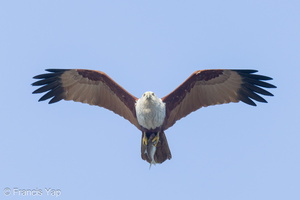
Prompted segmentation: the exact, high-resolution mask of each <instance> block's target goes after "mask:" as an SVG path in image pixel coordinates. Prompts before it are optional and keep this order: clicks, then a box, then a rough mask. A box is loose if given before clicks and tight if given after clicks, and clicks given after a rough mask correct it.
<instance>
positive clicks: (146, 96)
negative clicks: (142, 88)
mask: <svg viewBox="0 0 300 200" xmlns="http://www.w3.org/2000/svg"><path fill="white" fill-rule="evenodd" d="M141 98H143V99H145V100H151V99H153V98H157V97H156V95H155V94H154V92H151V91H148V92H145V93H144V94H143V96H142V97H141Z"/></svg>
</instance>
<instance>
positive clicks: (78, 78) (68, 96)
mask: <svg viewBox="0 0 300 200" xmlns="http://www.w3.org/2000/svg"><path fill="white" fill-rule="evenodd" d="M46 71H48V72H50V73H47V74H41V75H38V76H35V77H33V78H35V79H41V80H39V81H36V82H34V83H33V84H32V85H34V86H42V87H40V88H38V89H37V90H35V91H34V92H33V93H43V92H47V93H46V94H45V95H44V96H42V97H41V98H40V99H39V101H44V100H47V99H49V98H52V99H51V100H50V101H49V103H55V102H58V101H60V100H62V99H64V100H73V101H77V102H82V103H88V104H90V105H97V106H101V107H104V108H106V109H109V110H111V111H113V112H115V113H116V114H119V115H121V116H122V117H124V118H125V119H127V120H129V121H130V122H131V123H132V124H134V125H135V126H136V127H137V128H138V129H140V126H139V124H138V122H137V119H136V113H135V102H136V100H137V98H136V97H134V96H133V95H131V94H130V93H129V92H127V91H126V90H125V89H123V88H122V87H121V86H120V85H118V84H117V83H116V82H115V81H113V80H112V79H111V78H110V77H109V76H108V75H106V74H105V73H103V72H100V71H95V70H86V69H47V70H46Z"/></svg>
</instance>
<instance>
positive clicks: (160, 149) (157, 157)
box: [141, 131, 172, 164]
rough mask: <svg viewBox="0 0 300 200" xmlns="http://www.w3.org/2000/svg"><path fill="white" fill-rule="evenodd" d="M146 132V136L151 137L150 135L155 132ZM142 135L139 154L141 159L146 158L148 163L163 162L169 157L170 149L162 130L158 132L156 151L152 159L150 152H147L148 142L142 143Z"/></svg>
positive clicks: (170, 156)
mask: <svg viewBox="0 0 300 200" xmlns="http://www.w3.org/2000/svg"><path fill="white" fill-rule="evenodd" d="M145 134H147V138H152V137H151V135H152V134H153V135H156V134H157V133H145ZM143 136H144V135H142V144H141V146H142V147H141V156H142V159H143V160H146V161H147V162H149V163H150V164H156V163H163V162H164V161H166V160H167V159H169V160H170V159H171V158H172V155H171V151H170V148H169V145H168V141H167V137H166V135H165V133H164V132H163V131H161V132H159V141H158V143H157V145H156V151H155V154H154V161H153V160H151V152H149V145H151V144H149V143H148V146H146V145H144V144H143Z"/></svg>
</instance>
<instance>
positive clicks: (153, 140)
mask: <svg viewBox="0 0 300 200" xmlns="http://www.w3.org/2000/svg"><path fill="white" fill-rule="evenodd" d="M158 141H159V131H158V132H157V133H156V136H155V137H154V138H153V139H152V143H153V145H154V146H156V145H157V143H158Z"/></svg>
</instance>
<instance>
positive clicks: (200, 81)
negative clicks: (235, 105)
mask: <svg viewBox="0 0 300 200" xmlns="http://www.w3.org/2000/svg"><path fill="white" fill-rule="evenodd" d="M46 71H47V72H49V73H46V74H41V75H37V76H35V77H33V78H34V79H41V80H38V81H36V82H34V83H33V84H32V85H34V86H41V87H40V88H38V89H37V90H35V91H34V92H33V93H43V92H47V93H46V94H45V95H44V96H42V97H41V98H40V99H39V101H44V100H47V99H50V98H51V100H50V101H49V104H51V103H55V102H58V101H60V100H62V99H64V100H73V101H76V102H82V103H88V104H90V105H97V106H100V107H103V108H106V109H108V110H111V111H113V112H115V113H116V114H118V115H120V116H122V117H124V118H125V119H127V120H128V121H130V122H131V123H132V124H133V125H135V126H136V127H137V128H138V129H139V130H141V131H142V140H141V156H142V159H143V160H146V161H147V162H149V163H150V166H151V164H156V163H163V162H164V161H165V160H166V159H171V157H172V156H171V151H170V149H169V146H168V142H167V138H166V135H165V133H164V131H165V130H167V129H168V128H169V127H171V126H173V125H174V124H175V123H176V121H177V120H179V119H181V118H183V117H185V116H187V115H188V114H190V113H191V112H193V111H196V110H198V109H199V108H201V107H206V106H210V105H216V104H224V103H230V102H239V101H242V102H244V103H246V104H249V105H252V106H256V104H255V103H254V101H253V100H256V101H259V102H265V103H266V102H267V101H266V100H265V99H264V98H262V97H261V96H260V95H266V96H273V94H271V93H270V92H268V91H266V90H265V89H263V88H276V86H274V85H272V84H270V83H267V82H265V81H267V80H272V78H270V77H267V76H262V75H257V74H255V73H256V72H257V70H228V69H209V70H199V71H196V72H194V73H193V74H192V75H191V76H190V77H189V78H188V79H187V80H186V81H184V82H183V83H182V84H181V85H180V86H178V87H177V88H176V89H175V90H174V91H173V92H171V93H170V94H168V95H167V96H165V97H163V98H159V97H157V96H156V95H155V94H154V93H153V92H145V93H144V94H143V95H142V97H141V98H137V97H135V96H133V95H132V94H130V93H129V92H127V91H126V90H125V89H124V88H123V87H121V86H120V85H119V84H117V83H116V82H115V81H114V80H113V79H112V78H110V77H109V76H108V75H106V74H105V73H104V72H101V71H95V70H87V69H46Z"/></svg>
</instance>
